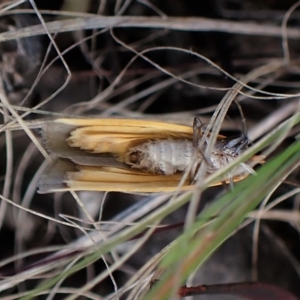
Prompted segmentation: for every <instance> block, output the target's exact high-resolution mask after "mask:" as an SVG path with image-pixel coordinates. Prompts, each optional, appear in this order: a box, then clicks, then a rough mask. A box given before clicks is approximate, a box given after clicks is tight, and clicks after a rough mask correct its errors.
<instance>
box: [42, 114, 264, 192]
mask: <svg viewBox="0 0 300 300" xmlns="http://www.w3.org/2000/svg"><path fill="white" fill-rule="evenodd" d="M202 130H203V128H202V124H201V122H200V121H199V119H198V118H195V121H194V125H193V126H184V125H177V124H170V123H166V122H158V121H148V120H133V119H84V118H80V119H75V118H61V119H56V120H53V121H49V122H47V123H46V124H45V126H44V128H43V129H42V137H43V140H44V144H45V146H46V148H47V149H48V151H49V152H50V153H51V154H53V160H54V161H53V163H52V164H51V165H50V166H49V167H48V168H47V169H46V171H45V172H44V174H43V175H42V176H41V178H40V181H39V192H40V193H47V192H56V191H68V190H73V191H78V190H88V191H118V192H127V193H136V192H139V193H148V192H172V191H175V190H177V189H178V184H179V182H180V180H181V178H182V176H183V174H184V173H185V172H186V171H187V170H188V167H189V165H190V164H191V163H192V169H191V171H190V174H188V176H187V180H186V181H185V182H184V184H183V186H181V190H187V189H191V188H192V186H193V181H194V180H195V179H197V172H198V169H199V166H200V164H201V163H203V162H204V163H207V173H208V175H209V174H211V173H214V172H215V171H216V170H219V169H220V168H222V167H223V166H225V165H227V164H228V163H230V162H231V161H233V160H234V159H235V158H236V157H237V156H238V155H240V153H242V152H243V151H244V150H245V148H246V147H247V144H248V141H247V139H246V138H245V137H244V136H241V137H239V138H235V139H230V138H226V137H225V136H222V135H219V136H218V139H217V142H216V144H215V146H214V148H213V151H212V154H211V156H210V157H209V158H205V157H204V155H203V153H204V150H205V147H206V145H207V144H206V141H205V142H204V143H203V142H202V143H203V145H202V146H201V145H200V141H201V136H202ZM195 153H196V154H195ZM195 157H196V159H195ZM250 161H258V162H260V161H261V158H260V157H259V156H254V157H252V158H251V160H250ZM246 166H247V162H246V163H245V164H241V165H239V166H237V167H236V168H235V169H234V172H233V173H231V174H230V176H229V177H227V178H224V181H226V182H229V181H234V182H235V181H239V180H241V179H243V178H245V177H247V176H248V175H249V172H250V171H249V168H247V167H246ZM219 184H221V183H219Z"/></svg>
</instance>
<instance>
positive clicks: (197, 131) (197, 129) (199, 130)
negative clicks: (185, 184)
mask: <svg viewBox="0 0 300 300" xmlns="http://www.w3.org/2000/svg"><path fill="white" fill-rule="evenodd" d="M203 132H204V125H203V123H202V122H201V120H200V118H199V117H195V118H194V122H193V147H194V149H195V151H196V153H197V154H198V156H199V157H200V162H198V163H196V164H194V165H193V167H192V169H191V172H190V181H189V183H190V184H192V183H193V182H194V181H195V177H196V175H197V173H198V170H199V167H200V165H201V162H202V160H204V161H205V163H206V164H208V165H209V164H211V163H210V161H209V159H207V158H206V157H205V155H204V154H203V152H202V150H201V149H200V148H199V141H200V139H201V137H202V135H203Z"/></svg>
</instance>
